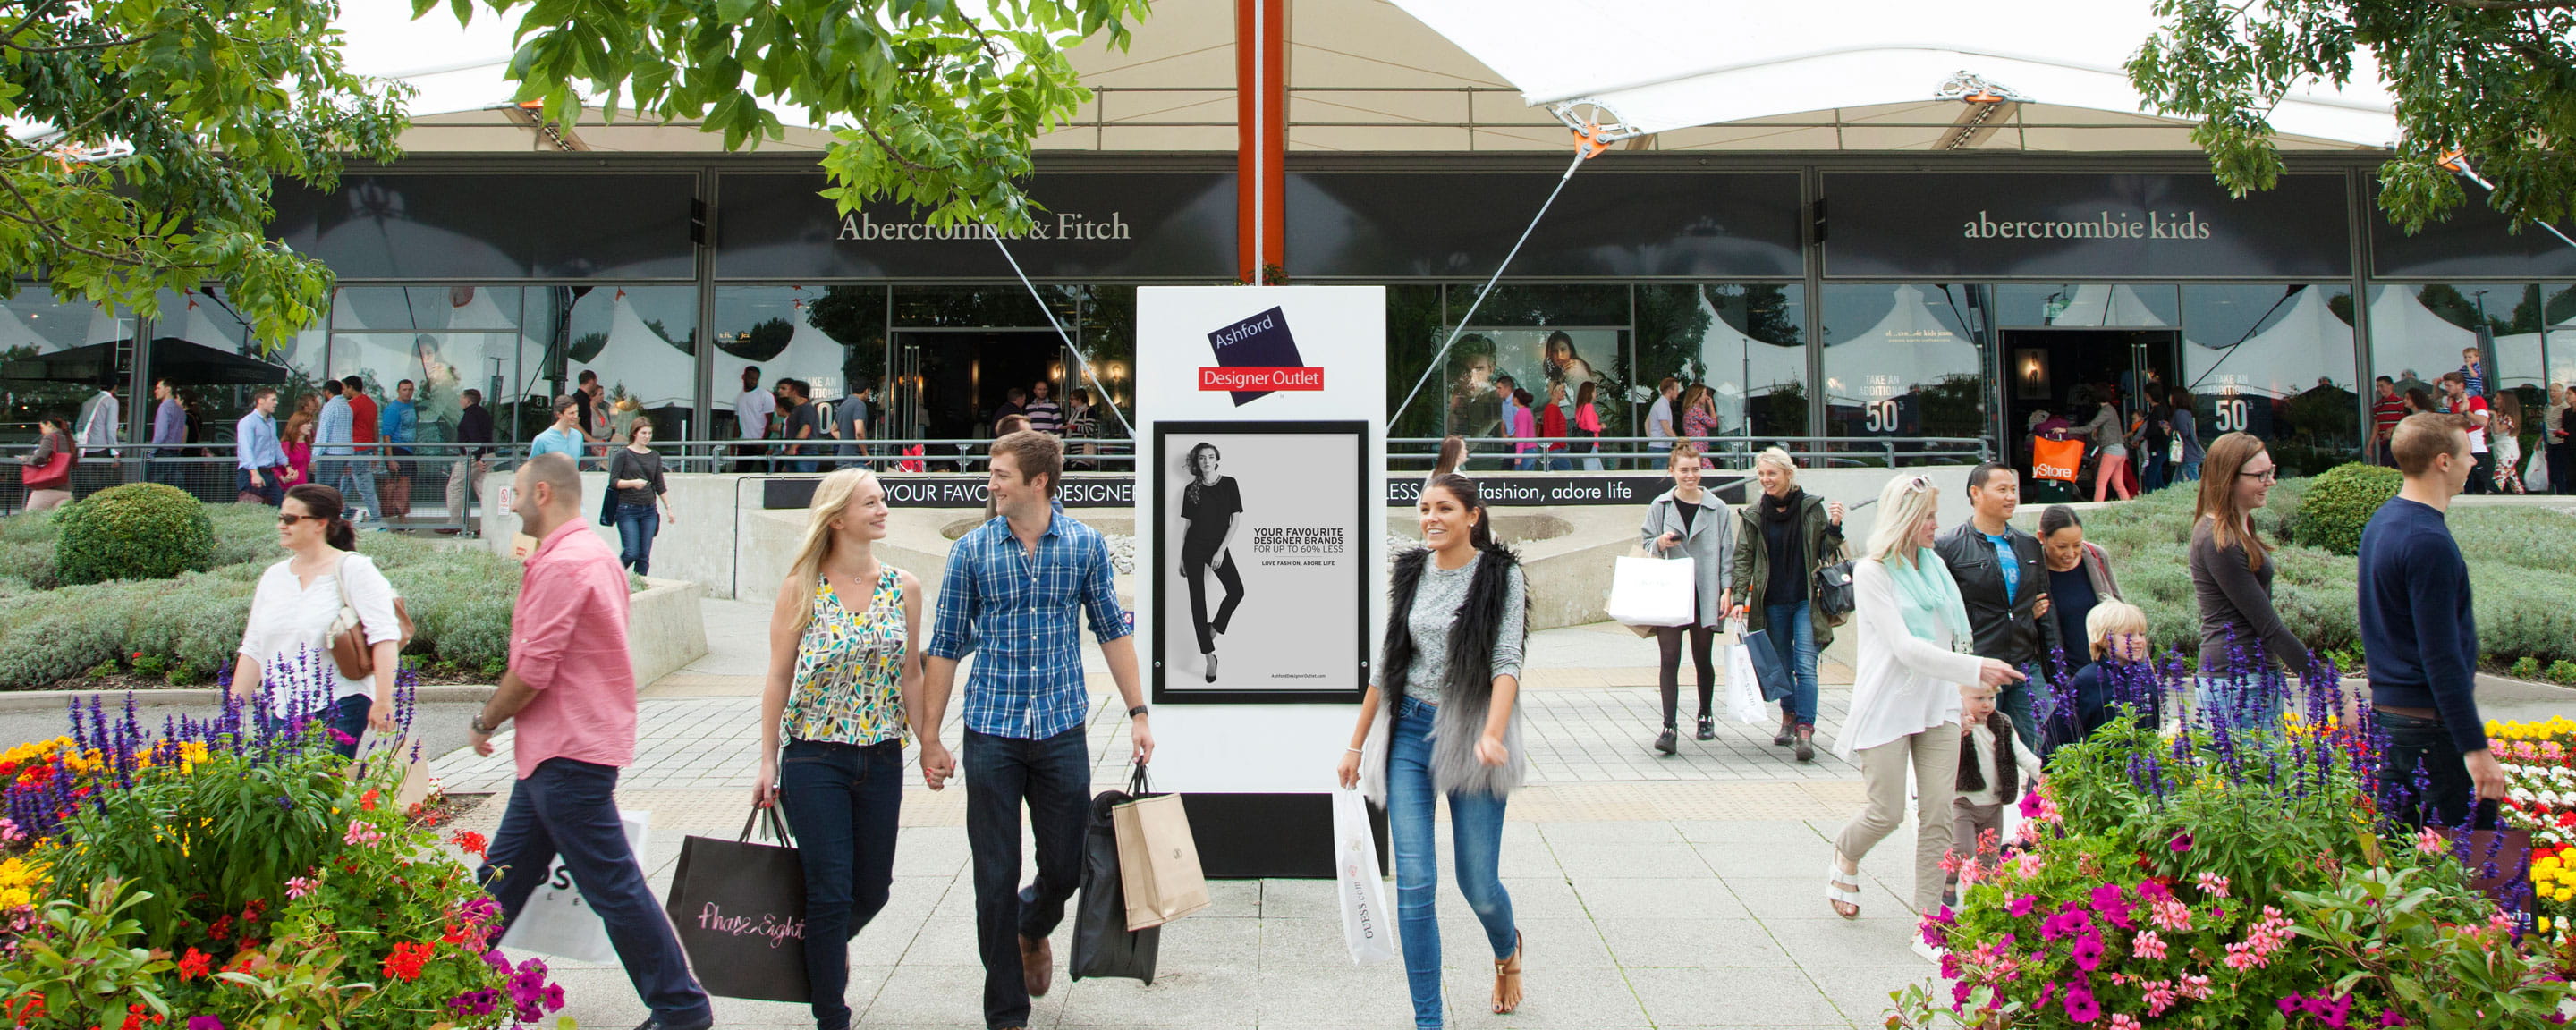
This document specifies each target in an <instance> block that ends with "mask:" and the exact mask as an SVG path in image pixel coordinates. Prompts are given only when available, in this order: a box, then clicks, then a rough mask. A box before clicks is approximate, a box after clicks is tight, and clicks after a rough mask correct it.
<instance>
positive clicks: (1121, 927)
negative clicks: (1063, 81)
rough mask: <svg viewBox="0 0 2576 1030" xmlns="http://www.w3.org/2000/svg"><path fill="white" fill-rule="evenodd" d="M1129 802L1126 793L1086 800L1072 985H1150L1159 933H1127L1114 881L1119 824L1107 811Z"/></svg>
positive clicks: (1122, 891)
mask: <svg viewBox="0 0 2576 1030" xmlns="http://www.w3.org/2000/svg"><path fill="white" fill-rule="evenodd" d="M1128 800H1129V795H1128V793H1127V792H1126V791H1123V790H1104V791H1101V792H1100V795H1099V796H1098V797H1095V798H1092V799H1091V814H1090V818H1089V819H1088V820H1086V821H1085V822H1084V823H1083V827H1082V893H1081V895H1079V896H1078V897H1077V898H1076V900H1075V903H1074V908H1073V961H1072V963H1071V964H1070V965H1069V966H1068V968H1067V972H1069V973H1071V974H1072V976H1073V978H1074V979H1076V980H1089V979H1094V978H1098V977H1123V978H1126V979H1129V980H1142V981H1144V982H1145V983H1146V984H1148V985H1151V984H1152V983H1153V982H1154V961H1155V959H1156V958H1157V957H1158V955H1159V953H1160V952H1161V950H1162V941H1163V929H1162V928H1161V927H1159V926H1149V927H1146V928H1145V929H1142V930H1130V929H1128V928H1127V890H1126V888H1125V886H1124V885H1122V884H1120V883H1119V880H1118V820H1117V818H1116V817H1115V816H1113V815H1112V814H1111V810H1112V809H1115V808H1116V807H1117V806H1119V805H1123V804H1126V803H1127V802H1128Z"/></svg>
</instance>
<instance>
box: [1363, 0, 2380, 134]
mask: <svg viewBox="0 0 2576 1030" xmlns="http://www.w3.org/2000/svg"><path fill="white" fill-rule="evenodd" d="M1393 2H1394V3H1395V5H1396V6H1397V7H1400V8H1403V9H1404V10H1405V11H1406V12H1407V13H1410V14H1412V15H1413V16H1414V17H1416V18H1419V19H1421V20H1422V21H1423V22H1424V23H1425V24H1427V25H1429V26H1431V28H1432V29H1433V30H1434V31H1437V32H1439V33H1440V34H1441V35H1442V36H1445V37H1447V38H1448V39H1449V40H1450V41H1451V42H1454V43H1456V44H1457V45H1458V46H1459V47H1461V48H1462V49H1464V50H1466V51H1467V53H1468V54H1470V55H1472V56H1474V57H1475V58H1476V59H1477V60H1479V61H1482V62H1484V64H1485V65H1486V66H1487V67H1490V68H1492V69H1493V70H1494V71H1495V72H1497V73H1499V74H1501V75H1502V76H1503V77H1504V78H1505V79H1508V80H1510V82H1511V84H1512V85H1513V86H1515V87H1518V88H1519V89H1520V91H1521V94H1522V96H1523V98H1525V99H1526V100H1528V102H1529V103H1530V104H1531V105H1533V106H1536V105H1543V104H1553V103H1561V102H1574V101H1592V102H1596V103H1599V104H1601V105H1603V106H1605V107H1607V108H1609V109H1610V110H1611V111H1613V112H1615V113H1616V115H1617V117H1618V118H1619V119H1620V120H1621V121H1622V122H1624V123H1625V124H1626V125H1627V126H1628V127H1630V128H1632V129H1634V130H1635V131H1637V132H1642V133H1653V132H1663V131H1667V130H1671V129H1680V128H1687V127H1691V126H1699V125H1713V124H1718V123H1723V122H1740V121H1745V120H1748V119H1755V118H1762V117H1767V116H1774V115H1781V114H1787V113H1791V112H1798V111H1813V110H1818V109H1821V108H1841V107H1860V106H1867V105H1872V104H1881V103H1887V102H1890V101H1898V100H1908V99H1931V98H1933V97H1934V96H1935V94H1936V93H1937V92H1939V90H1940V87H1941V85H1942V84H1943V83H1944V82H1945V81H1946V80H1949V79H1950V78H1951V77H1952V76H1954V75H1956V74H1958V73H1962V72H1964V73H1966V74H1967V75H1968V76H1972V77H1973V78H1974V79H1976V80H1982V84H1984V85H1990V86H1992V87H1997V88H2002V89H2008V90H2010V93H2009V94H2002V95H2004V96H2007V97H2009V98H2011V99H2028V100H2032V101H2036V102H2040V103H2047V104H2055V105H2063V106H2069V107H2078V108H2089V109H2093V110H2099V111H2113V112H2125V113H2137V114H2151V113H2152V112H2150V111H2148V110H2147V108H2146V106H2145V105H2144V104H2143V103H2142V102H2141V100H2140V98H2139V96H2138V93H2137V91H2136V90H2135V89H2133V88H2132V87H2131V86H2130V85H2129V79H2128V74H2127V73H2126V72H2125V71H2124V70H2123V69H2122V65H2124V64H2125V63H2126V62H2127V61H2128V59H2129V58H2130V56H2131V55H2133V54H2135V53H2136V52H2137V50H2138V49H2139V46H2140V44H2141V43H2143V42H2144V41H2145V40H2146V38H2147V37H2148V36H2149V35H2150V34H2152V33H2153V32H2154V31H2155V29H2156V27H2157V25H2158V21H2157V19H2156V18H2155V16H2154V12H2153V11H2152V9H2151V5H2150V4H2149V3H2148V2H2147V0H2092V2H2088V3H2083V4H2067V3H2064V2H2062V0H1988V2H1986V3H1982V4H1978V5H1976V6H1974V7H1965V8H1963V7H1958V6H1951V5H1942V4H1925V3H1916V2H1908V0H1838V2H1834V3H1803V4H1797V3H1792V4H1752V3H1717V2H1711V0H1393ZM2357 64H2358V62H2357ZM2356 78H2357V79H2358V80H2359V81H2358V82H2356V84H2355V85H2354V86H2353V87H2352V88H2349V89H2345V90H2341V91H2338V90H2335V89H2334V88H2333V87H2332V86H2331V85H2329V84H2318V85H2317V86H2316V88H2314V89H2312V90H2308V91H2304V92H2299V93H2293V94H2292V95H2291V96H2290V97H2288V98H2286V99H2284V100H2283V101H2282V103H2281V105H2280V106H2279V107H2278V108H2276V109H2275V110H2274V111H2273V112H2272V124H2273V127H2274V128H2275V129H2276V130H2278V131H2280V132H2283V133H2288V134H2292V135H2299V136H2309V137H2316V138H2322V139H2331V140H2342V141H2346V142H2350V143H2355V144H2360V145H2366V146H2377V145H2383V144H2386V143H2387V142H2389V141H2391V140H2393V139H2395V138H2396V135H2397V132H2396V124H2395V119H2394V118H2393V116H2392V114H2391V112H2390V107H2389V101H2388V97H2387V95H2386V94H2385V93H2384V92H2383V91H2381V90H2380V89H2378V88H2377V82H2376V70H2375V68H2372V67H2369V66H2367V65H2363V66H2360V67H2357V69H2356Z"/></svg>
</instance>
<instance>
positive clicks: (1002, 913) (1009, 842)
mask: <svg viewBox="0 0 2576 1030" xmlns="http://www.w3.org/2000/svg"><path fill="white" fill-rule="evenodd" d="M960 769H961V771H963V772H964V773H965V774H966V847H967V849H968V850H969V851H970V852H972V853H973V855H974V868H975V950H976V951H977V953H979V954H980V955H981V956H982V957H983V960H984V1025H985V1026H987V1027H990V1028H992V1030H1001V1028H1003V1027H1015V1026H1027V1025H1028V1023H1029V991H1028V985H1027V984H1025V983H1023V982H1022V981H1021V979H1020V945H1019V938H1021V937H1028V938H1031V939H1039V938H1044V937H1045V936H1046V935H1048V934H1050V933H1054V932H1055V927H1056V924H1057V923H1061V922H1063V921H1064V903H1065V902H1066V901H1067V900H1069V899H1071V898H1072V897H1073V891H1074V888H1076V887H1079V886H1081V885H1082V830H1083V822H1084V821H1085V820H1086V819H1088V818H1090V813H1091V749H1090V747H1089V745H1088V744H1087V743H1086V742H1085V741H1084V739H1083V735H1082V727H1080V726H1076V727H1074V728H1072V729H1069V730H1066V731H1064V732H1062V733H1058V734H1056V735H1055V736H1052V737H1048V738H1046V739H1044V740H1024V739H1021V738H1018V737H997V736H994V735H992V734H989V733H977V732H975V731H974V730H967V731H966V744H965V754H964V756H963V757H962V760H961V762H960ZM1022 802H1026V803H1027V804H1028V806H1029V830H1030V835H1031V836H1032V837H1034V838H1036V840H1037V849H1038V854H1037V859H1038V876H1037V880H1036V881H1035V882H1033V883H1031V884H1029V886H1028V887H1027V889H1021V887H1020V804H1021V803H1022Z"/></svg>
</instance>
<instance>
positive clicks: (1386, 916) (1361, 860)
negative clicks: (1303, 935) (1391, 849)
mask: <svg viewBox="0 0 2576 1030" xmlns="http://www.w3.org/2000/svg"><path fill="white" fill-rule="evenodd" d="M1333 875H1334V877H1335V880H1336V882H1337V883H1338V884H1339V885H1340V888H1341V905H1342V944H1343V945H1344V946H1346V947H1348V948H1349V949H1350V951H1351V962H1352V963H1353V964H1355V965H1362V966H1373V965H1377V964H1378V963H1381V962H1393V961H1395V921H1394V919H1392V918H1391V917H1392V916H1393V915H1394V913H1393V912H1392V911H1390V910H1389V909H1388V908H1387V907H1386V878H1385V877H1383V876H1380V875H1378V865H1377V837H1376V835H1375V834H1374V833H1372V832H1371V830H1370V827H1369V817H1368V801H1367V800H1366V799H1364V798H1362V797H1360V792H1359V791H1357V790H1353V789H1351V788H1348V787H1343V788H1339V789H1336V790H1334V791H1333Z"/></svg>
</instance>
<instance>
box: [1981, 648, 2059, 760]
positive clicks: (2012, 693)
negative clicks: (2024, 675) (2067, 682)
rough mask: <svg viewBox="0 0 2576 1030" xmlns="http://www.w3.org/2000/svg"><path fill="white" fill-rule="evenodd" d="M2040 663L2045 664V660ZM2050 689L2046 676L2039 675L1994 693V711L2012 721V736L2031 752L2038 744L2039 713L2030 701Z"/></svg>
mask: <svg viewBox="0 0 2576 1030" xmlns="http://www.w3.org/2000/svg"><path fill="white" fill-rule="evenodd" d="M2041 663H2042V664H2043V665H2044V664H2046V659H2042V660H2041ZM2044 671H2045V670H2043V672H2044ZM2050 689H2051V688H2050V687H2049V685H2048V678H2047V676H2045V675H2039V676H2032V677H2031V678H2029V679H2026V680H2022V681H2020V682H2018V683H2006V684H2004V685H2003V686H2002V687H2000V688H1998V689H1997V690H1996V691H1995V710H1996V711H1999V712H2002V713H2004V718H2007V719H2010V720H2012V727H2013V735H2014V736H2016V737H2019V738H2021V742H2022V744H2023V745H2024V746H2028V747H2030V748H2032V749H2033V750H2036V749H2037V747H2038V744H2039V713H2038V712H2037V711H2035V710H2034V709H2035V707H2036V706H2035V704H2034V703H2033V701H2032V699H2033V698H2036V697H2039V696H2040V695H2042V694H2046V693H2048V692H2049V690H2050Z"/></svg>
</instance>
